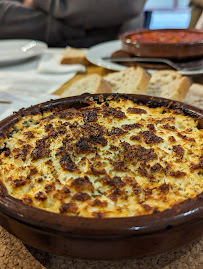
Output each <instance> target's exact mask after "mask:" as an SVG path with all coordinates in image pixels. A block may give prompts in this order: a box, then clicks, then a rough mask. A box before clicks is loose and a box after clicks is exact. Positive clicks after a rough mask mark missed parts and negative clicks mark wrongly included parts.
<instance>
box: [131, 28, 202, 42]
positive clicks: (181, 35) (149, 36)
mask: <svg viewBox="0 0 203 269" xmlns="http://www.w3.org/2000/svg"><path fill="white" fill-rule="evenodd" d="M129 39H130V40H132V41H136V42H139V43H163V44H170V43H191V42H198V41H201V40H203V33H198V32H192V31H191V32H190V31H184V30H182V31H181V30H179V31H177V30H176V31H173V30H163V31H160V30H158V31H156V30H155V31H149V32H139V33H135V34H132V35H131V36H129Z"/></svg>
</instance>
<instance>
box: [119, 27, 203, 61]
mask: <svg viewBox="0 0 203 269" xmlns="http://www.w3.org/2000/svg"><path fill="white" fill-rule="evenodd" d="M155 31H156V32H157V34H159V32H163V31H164V32H166V33H167V32H169V31H173V32H174V33H176V32H178V31H184V32H186V33H188V34H190V33H191V34H194V33H195V34H197V35H199V36H201V37H200V40H199V41H191V42H187V43H186V42H185V43H183V42H181V43H180V42H178V43H158V42H156V43H155V42H154V43H153V42H152V43H149V42H148V43H146V42H141V41H136V40H132V39H131V37H132V36H133V35H135V34H142V33H152V32H155ZM120 39H121V41H122V50H123V51H125V52H127V53H129V54H132V55H135V56H138V57H150V58H166V59H176V60H185V59H189V58H197V57H202V56H203V31H202V30H196V29H160V30H146V29H145V30H140V31H134V32H130V33H125V34H123V35H121V36H120Z"/></svg>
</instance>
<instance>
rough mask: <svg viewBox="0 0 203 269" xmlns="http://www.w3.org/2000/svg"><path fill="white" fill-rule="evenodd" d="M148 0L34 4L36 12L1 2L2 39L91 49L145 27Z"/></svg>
mask: <svg viewBox="0 0 203 269" xmlns="http://www.w3.org/2000/svg"><path fill="white" fill-rule="evenodd" d="M145 1H146V0H33V5H34V7H33V8H28V7H25V6H24V5H22V4H20V3H18V2H13V1H8V0H0V39H10V38H12V39H13V38H26V39H36V40H41V41H44V42H46V43H47V44H48V45H49V46H62V47H63V46H67V45H70V46H75V47H89V46H92V45H94V44H96V43H100V42H103V41H107V40H112V39H116V38H117V37H118V34H119V33H120V32H123V31H126V30H132V29H136V28H140V27H142V26H143V14H142V9H143V7H144V4H145Z"/></svg>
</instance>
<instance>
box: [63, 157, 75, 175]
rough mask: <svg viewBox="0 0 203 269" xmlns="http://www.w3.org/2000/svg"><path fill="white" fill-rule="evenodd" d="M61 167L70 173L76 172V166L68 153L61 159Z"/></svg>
mask: <svg viewBox="0 0 203 269" xmlns="http://www.w3.org/2000/svg"><path fill="white" fill-rule="evenodd" d="M60 165H61V167H62V168H63V169H64V170H66V171H69V172H74V171H75V170H76V165H75V164H74V162H73V161H72V159H71V157H70V155H69V154H68V153H67V152H64V153H63V155H62V157H61V159H60Z"/></svg>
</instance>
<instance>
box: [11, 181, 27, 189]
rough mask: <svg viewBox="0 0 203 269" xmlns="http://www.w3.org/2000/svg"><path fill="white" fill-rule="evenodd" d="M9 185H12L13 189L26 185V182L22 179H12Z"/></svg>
mask: <svg viewBox="0 0 203 269" xmlns="http://www.w3.org/2000/svg"><path fill="white" fill-rule="evenodd" d="M11 184H12V185H13V187H14V188H18V187H22V186H24V185H26V181H25V180H23V179H14V180H13V181H12V182H11Z"/></svg>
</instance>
